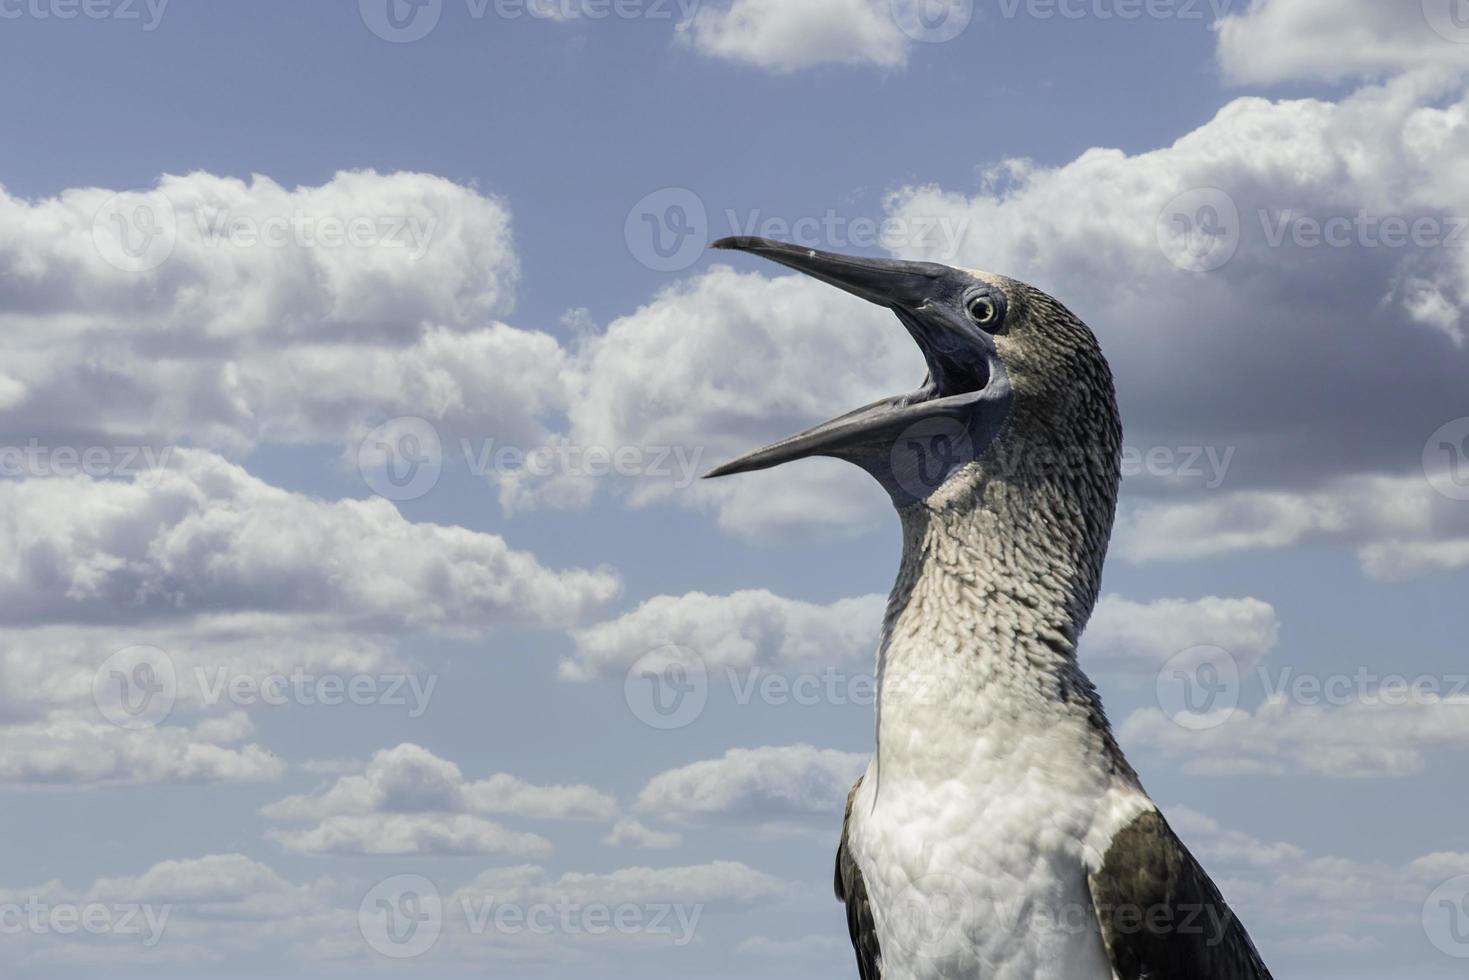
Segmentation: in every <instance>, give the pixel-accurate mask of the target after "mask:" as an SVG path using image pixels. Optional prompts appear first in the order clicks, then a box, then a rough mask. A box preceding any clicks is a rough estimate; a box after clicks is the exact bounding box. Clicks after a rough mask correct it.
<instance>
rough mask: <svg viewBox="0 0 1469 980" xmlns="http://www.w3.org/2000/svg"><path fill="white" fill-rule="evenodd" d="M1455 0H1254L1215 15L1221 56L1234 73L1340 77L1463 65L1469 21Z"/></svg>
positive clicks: (1467, 64) (1251, 78)
mask: <svg viewBox="0 0 1469 980" xmlns="http://www.w3.org/2000/svg"><path fill="white" fill-rule="evenodd" d="M1452 7H1453V0H1427V2H1424V3H1419V2H1416V0H1415V2H1412V3H1381V2H1380V0H1252V2H1251V3H1250V5H1249V7H1248V8H1247V9H1245V10H1242V11H1240V12H1238V13H1232V14H1228V15H1226V16H1224V17H1221V18H1220V19H1219V20H1218V21H1217V22H1216V23H1215V30H1216V31H1218V34H1219V62H1220V65H1221V66H1222V67H1223V69H1224V72H1225V74H1226V75H1227V76H1228V77H1229V78H1230V79H1231V80H1233V81H1236V82H1247V83H1257V84H1271V83H1275V82H1285V81H1296V80H1317V79H1321V80H1326V81H1340V80H1342V79H1346V78H1354V77H1361V76H1377V75H1384V74H1389V73H1393V72H1400V71H1409V70H1421V69H1424V68H1431V67H1443V68H1451V69H1457V70H1465V69H1469V28H1466V27H1464V26H1461V25H1460V24H1458V23H1456V22H1455V21H1454V19H1453V18H1452V16H1451V11H1452Z"/></svg>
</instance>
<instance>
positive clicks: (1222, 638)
mask: <svg viewBox="0 0 1469 980" xmlns="http://www.w3.org/2000/svg"><path fill="white" fill-rule="evenodd" d="M1279 635H1280V623H1279V621H1278V620H1277V619H1276V617H1275V609H1274V608H1273V607H1272V606H1271V605H1270V604H1269V603H1268V602H1262V601H1260V600H1259V599H1221V598H1218V597H1215V596H1209V597H1207V598H1203V599H1193V600H1189V599H1158V600H1155V601H1153V602H1134V601H1132V600H1130V599H1126V598H1123V597H1122V596H1120V595H1115V594H1112V595H1105V596H1103V597H1102V599H1101V601H1100V602H1098V603H1097V608H1096V611H1095V612H1094V613H1093V614H1092V618H1091V622H1090V623H1089V624H1088V625H1087V628H1086V633H1085V634H1084V636H1083V638H1082V644H1081V655H1082V657H1083V658H1085V657H1089V656H1091V657H1096V658H1097V659H1098V660H1105V661H1110V662H1122V663H1127V664H1130V665H1132V666H1135V667H1140V668H1143V669H1149V670H1156V669H1157V668H1158V667H1159V666H1160V665H1161V664H1163V663H1164V662H1165V661H1167V660H1168V658H1170V657H1172V656H1173V655H1174V654H1177V653H1179V652H1180V651H1183V650H1187V649H1188V648H1189V647H1195V646H1203V645H1209V646H1218V647H1223V648H1224V649H1226V650H1228V651H1229V652H1230V654H1231V655H1232V656H1234V658H1235V659H1236V660H1237V661H1239V662H1240V663H1241V665H1253V664H1255V663H1258V662H1259V661H1260V660H1261V659H1263V658H1264V656H1265V655H1266V654H1267V653H1269V652H1270V651H1271V650H1272V649H1273V648H1274V647H1275V643H1276V640H1277V639H1278V638H1279Z"/></svg>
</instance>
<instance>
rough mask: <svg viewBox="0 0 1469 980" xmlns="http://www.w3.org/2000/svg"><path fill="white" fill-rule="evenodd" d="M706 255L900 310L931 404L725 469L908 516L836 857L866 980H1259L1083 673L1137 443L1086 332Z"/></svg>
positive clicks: (1004, 294) (1038, 306)
mask: <svg viewBox="0 0 1469 980" xmlns="http://www.w3.org/2000/svg"><path fill="white" fill-rule="evenodd" d="M714 247H716V248H725V249H736V250H740V251H744V252H750V253H753V254H755V255H759V256H762V257H764V258H766V259H770V260H773V261H775V262H778V263H780V264H781V265H784V266H787V267H790V268H792V269H795V270H797V271H799V272H802V273H805V274H807V275H810V276H814V277H815V278H817V279H820V280H822V281H824V282H826V283H829V284H830V285H833V286H836V287H837V288H839V289H842V290H845V291H846V292H849V293H854V294H856V295H857V296H860V297H862V298H864V299H866V300H869V301H871V302H873V303H877V304H879V305H881V306H884V307H887V308H889V309H891V310H892V312H893V313H894V314H896V315H897V318H898V320H899V321H901V323H902V324H903V326H904V327H906V328H907V330H908V332H909V334H911V335H912V337H913V340H914V341H915V342H917V344H918V346H919V348H920V349H921V350H922V353H923V357H924V359H925V361H926V362H927V366H928V376H927V378H926V379H925V380H924V382H923V384H922V385H921V386H920V387H919V388H918V389H917V390H916V391H913V392H911V393H909V394H906V395H900V396H897V397H892V398H885V399H883V400H881V401H878V402H874V403H873V404H871V405H868V406H866V407H865V408H859V409H857V410H856V411H853V412H849V413H848V414H846V415H843V416H840V417H838V418H836V419H833V420H831V421H829V422H825V423H823V424H821V425H818V426H816V427H815V428H812V429H809V430H807V431H805V432H803V433H801V434H799V435H796V436H792V437H790V438H788V439H783V440H781V441H780V442H777V443H775V444H774V445H771V446H768V447H766V448H764V449H761V450H758V451H756V452H753V453H750V454H749V455H747V456H744V457H742V458H740V459H738V460H735V461H734V462H732V463H728V464H726V465H724V466H721V467H719V468H718V469H716V470H714V471H713V472H712V473H710V474H709V475H710V476H724V475H728V474H733V473H742V472H746V471H750V470H759V469H765V468H768V467H771V466H777V465H779V464H781V463H785V462H789V461H791V460H796V459H801V458H804V457H809V456H828V457H835V458H838V459H843V460H847V461H849V462H852V463H855V464H857V465H858V466H860V467H861V468H862V469H864V470H865V471H867V472H868V473H869V474H871V475H872V476H874V477H876V478H877V480H878V481H879V482H880V483H881V484H882V485H883V487H884V488H885V489H886V490H887V491H888V493H889V494H890V495H891V497H892V500H893V503H894V505H895V506H896V508H897V511H898V514H899V517H900V519H901V523H902V537H903V558H902V566H901V569H900V570H899V572H898V578H897V584H896V585H895V586H894V588H893V591H892V595H891V597H890V599H889V600H888V606H887V612H886V616H885V618H884V622H883V627H882V635H881V639H880V643H879V648H878V657H877V671H878V698H877V711H876V715H877V724H876V727H877V744H876V749H875V752H874V754H873V757H872V760H871V762H870V763H869V765H868V768H867V770H866V773H865V774H864V775H863V777H862V778H861V779H860V780H859V781H858V782H857V785H856V786H855V787H853V789H852V792H851V795H850V796H849V797H848V799H847V810H846V819H845V823H844V826H843V829H842V836H841V843H840V845H839V847H838V852H837V865H836V892H837V897H838V898H840V899H841V900H842V901H843V902H844V903H845V904H846V910H847V924H848V929H849V932H850V933H851V938H852V945H853V947H854V948H855V950H856V953H857V965H858V970H859V972H860V974H861V977H862V980H878V978H882V980H940V978H942V980H1269V977H1270V973H1269V971H1268V970H1267V969H1266V967H1265V965H1264V963H1263V962H1261V959H1260V956H1259V954H1258V953H1257V952H1256V950H1255V947H1254V944H1253V943H1252V942H1251V941H1250V938H1249V936H1248V935H1247V933H1246V932H1245V929H1244V927H1243V926H1242V925H1241V924H1240V922H1239V921H1238V920H1237V919H1236V918H1235V917H1234V915H1233V913H1231V912H1230V910H1229V908H1228V907H1227V906H1226V905H1225V903H1224V900H1223V899H1222V898H1221V897H1220V894H1219V891H1218V889H1217V888H1215V886H1214V884H1213V882H1211V881H1210V879H1209V876H1208V875H1207V874H1206V873H1205V872H1204V870H1203V868H1202V867H1200V865H1199V863H1198V862H1197V861H1196V860H1195V859H1194V857H1193V856H1192V855H1191V854H1190V853H1189V851H1188V849H1187V848H1186V847H1185V846H1184V845H1183V843H1182V842H1181V841H1180V840H1179V839H1178V837H1177V836H1176V835H1175V834H1174V832H1173V830H1172V829H1171V828H1170V827H1169V825H1168V822H1167V821H1166V820H1165V819H1164V817H1163V815H1162V814H1161V813H1160V811H1159V810H1158V807H1157V806H1156V805H1155V804H1154V803H1153V802H1152V800H1151V799H1149V797H1148V795H1147V793H1146V792H1145V791H1144V790H1143V787H1142V784H1141V783H1140V781H1139V779H1138V776H1137V774H1136V773H1135V772H1134V771H1133V768H1132V767H1131V766H1130V765H1129V764H1128V762H1127V760H1126V759H1125V758H1124V757H1123V754H1122V751H1121V749H1120V748H1119V747H1118V745H1117V742H1116V740H1115V739H1114V737H1113V734H1112V730H1111V728H1110V726H1109V724H1108V721H1107V717H1106V715H1105V713H1104V712H1103V710H1102V703H1101V699H1100V697H1099V696H1098V694H1097V691H1096V688H1095V687H1094V686H1093V685H1092V683H1091V681H1090V680H1088V679H1087V677H1086V675H1085V674H1084V673H1082V670H1081V668H1080V666H1078V664H1077V658H1076V644H1077V640H1078V638H1079V637H1080V635H1081V631H1082V629H1083V627H1084V626H1085V625H1086V622H1087V619H1088V617H1089V616H1090V615H1091V611H1092V607H1093V606H1094V605H1095V603H1096V600H1097V595H1098V589H1099V587H1100V582H1101V575H1102V563H1103V559H1104V557H1105V556H1106V552H1107V542H1108V539H1109V537H1110V534H1111V529H1112V520H1113V514H1114V511H1115V509H1116V501H1117V488H1118V481H1119V474H1120V458H1121V450H1122V424H1121V418H1120V415H1119V413H1118V409H1117V402H1116V397H1115V394H1114V391H1113V383H1112V374H1111V370H1110V369H1109V367H1108V365H1107V361H1106V359H1105V358H1104V357H1103V356H1102V351H1101V348H1100V346H1099V345H1098V343H1097V340H1096V338H1095V337H1094V336H1093V335H1092V332H1091V330H1090V329H1088V328H1087V326H1086V325H1085V324H1083V323H1082V322H1081V320H1079V319H1078V318H1077V317H1075V316H1074V315H1072V313H1071V312H1070V311H1068V310H1067V309H1066V308H1065V307H1064V306H1062V305H1061V304H1060V303H1059V302H1057V301H1056V300H1054V299H1052V298H1051V297H1050V296H1048V295H1046V294H1045V293H1043V292H1041V291H1040V290H1038V289H1035V288H1033V287H1031V286H1027V285H1025V284H1024V283H1021V282H1017V281H1015V280H1013V279H1009V278H1006V277H1003V276H998V275H992V274H988V273H983V272H971V271H966V270H961V269H955V268H950V267H948V266H944V265H938V264H933V263H928V262H905V261H896V260H886V259H866V258H854V257H847V256H841V255H833V254H830V253H827V252H821V251H816V250H813V249H809V248H801V247H796V246H792V245H787V244H783V243H779V242H773V241H769V240H765V239H755V238H736V239H725V240H723V241H720V242H716V243H715V245H714Z"/></svg>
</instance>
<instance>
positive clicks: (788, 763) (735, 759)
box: [638, 745, 867, 829]
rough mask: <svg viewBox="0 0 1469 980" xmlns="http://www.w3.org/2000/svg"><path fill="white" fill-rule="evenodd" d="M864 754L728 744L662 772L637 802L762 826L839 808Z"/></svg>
mask: <svg viewBox="0 0 1469 980" xmlns="http://www.w3.org/2000/svg"><path fill="white" fill-rule="evenodd" d="M866 766H867V756H865V755H860V754H857V753H852V752H838V751H836V750H834V749H817V748H814V747H812V746H810V745H788V746H767V747H765V748H758V749H731V750H730V751H728V752H726V753H725V754H724V756H723V757H722V758H719V759H709V760H706V761H703V762H695V763H693V764H692V765H687V766H683V767H680V768H678V769H673V770H670V771H668V772H664V773H660V774H659V775H657V776H654V777H653V778H652V779H650V780H649V781H648V784H647V786H645V787H643V791H642V793H640V794H639V795H638V808H639V809H640V810H642V811H644V812H646V813H651V814H657V815H658V816H660V817H665V818H667V817H673V818H683V819H700V818H711V817H716V816H718V817H724V818H727V819H728V818H736V819H740V820H746V821H749V820H753V821H755V822H756V823H757V825H759V826H760V827H761V828H762V829H775V828H776V827H778V826H779V825H780V824H782V823H785V822H789V821H792V820H795V819H800V818H807V817H810V816H812V815H822V816H825V817H830V816H831V814H833V813H837V812H840V810H841V808H842V806H843V805H844V804H845V802H846V799H847V793H848V792H849V791H850V790H851V788H852V784H853V783H854V782H855V781H856V780H857V777H858V776H860V775H861V774H862V771H863V769H865V768H866Z"/></svg>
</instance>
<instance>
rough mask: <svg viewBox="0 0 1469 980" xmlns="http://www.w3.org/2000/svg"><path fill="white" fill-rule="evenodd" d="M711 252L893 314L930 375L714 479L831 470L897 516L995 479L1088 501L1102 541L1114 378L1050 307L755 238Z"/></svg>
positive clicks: (1006, 292)
mask: <svg viewBox="0 0 1469 980" xmlns="http://www.w3.org/2000/svg"><path fill="white" fill-rule="evenodd" d="M713 247H714V248H719V249H733V250H737V251H743V252H750V253H752V254H755V255H759V256H761V257H763V258H766V259H769V260H771V261H774V262H778V263H780V264H781V265H784V266H787V267H789V268H792V269H795V270H797V271H799V272H802V273H805V274H806V275H809V276H812V277H814V278H816V279H819V280H821V281H823V282H826V283H829V284H830V285H832V286H835V287H837V288H838V289H842V290H844V291H846V292H848V293H852V294H854V295H856V296H860V297H862V298H863V299H865V300H868V301H869V302H872V303H876V304H877V305H879V306H884V307H887V308H888V309H890V310H892V311H893V313H894V314H895V315H896V316H897V319H898V320H899V321H900V322H901V323H902V325H903V326H904V327H905V328H906V329H907V331H908V333H909V335H910V336H911V337H912V338H913V340H914V342H915V343H917V345H918V348H919V350H920V351H921V352H922V354H923V358H924V361H925V362H926V363H927V366H928V375H927V377H926V378H925V379H924V381H923V384H922V385H921V386H920V387H919V388H918V389H917V390H916V391H912V392H909V393H908V394H904V395H896V396H893V397H889V398H884V399H881V400H879V401H876V402H873V403H872V404H870V405H867V406H865V407H863V408H859V409H856V410H855V411H852V412H848V413H847V414H845V415H841V416H839V417H837V418H834V419H832V420H830V421H828V422H823V423H821V424H820V425H817V426H815V427H814V428H811V429H807V430H806V431H805V432H802V433H799V434H798V435H794V436H791V437H789V438H787V439H782V440H780V441H779V442H776V443H774V444H772V445H769V446H766V447H765V448H763V449H759V450H756V451H755V452H752V453H749V454H747V455H745V456H742V457H740V458H739V459H736V460H734V461H733V462H730V463H726V464H725V465H723V466H721V467H718V468H717V469H715V470H713V471H712V472H711V473H709V476H710V477H718V476H727V475H730V474H734V473H744V472H748V471H752V470H761V469H767V468H769V467H772V466H778V465H780V464H781V463H786V462H790V461H792V460H796V459H802V458H805V457H808V456H829V457H835V458H837V459H843V460H847V461H848V462H851V463H855V464H856V465H858V466H860V467H861V468H862V469H864V470H865V471H867V472H868V473H869V474H871V475H872V476H873V477H875V478H876V479H877V480H878V482H879V483H881V484H882V485H883V487H884V489H886V490H887V492H888V494H889V495H890V496H891V497H892V499H893V502H894V504H895V505H896V506H897V507H898V508H899V510H900V511H902V510H904V509H906V508H910V507H915V506H923V507H926V508H928V509H931V510H932V509H938V508H941V507H944V506H966V505H967V504H968V503H969V502H972V501H974V500H976V499H978V498H977V495H976V491H977V490H980V489H982V488H983V487H984V486H985V485H988V484H991V483H993V482H995V481H996V480H997V479H998V480H999V481H1000V482H1005V483H1008V484H1011V485H1014V484H1022V483H1023V484H1034V483H1036V482H1041V483H1044V484H1046V485H1048V486H1049V487H1050V488H1051V489H1052V490H1056V491H1058V492H1060V493H1062V494H1065V495H1073V496H1074V495H1075V494H1076V493H1084V494H1087V495H1089V496H1094V497H1096V498H1097V499H1096V500H1095V501H1089V502H1088V503H1094V504H1095V505H1097V506H1096V509H1097V510H1099V511H1102V512H1103V513H1099V514H1097V515H1096V517H1097V518H1100V519H1101V520H1102V521H1103V522H1104V523H1105V526H1106V527H1107V528H1110V523H1111V519H1112V511H1113V508H1114V506H1115V500H1116V489H1117V481H1118V475H1119V457H1120V452H1121V426H1120V422H1119V421H1118V412H1117V406H1116V400H1115V397H1114V394H1113V388H1112V376H1111V372H1110V371H1109V369H1108V367H1107V362H1106V360H1105V359H1104V358H1103V357H1102V353H1101V349H1100V347H1099V346H1098V344H1097V342H1096V339H1095V337H1093V335H1092V333H1091V331H1090V330H1089V329H1088V328H1087V327H1086V325H1085V324H1084V323H1082V322H1081V321H1080V320H1079V319H1077V318H1076V317H1075V316H1073V315H1072V314H1071V313H1070V312H1069V311H1068V310H1066V308H1065V307H1064V306H1062V305H1061V304H1060V303H1058V302H1057V301H1056V300H1054V299H1052V298H1051V297H1050V296H1048V295H1046V294H1045V293H1043V292H1041V291H1040V290H1038V289H1035V288H1034V287H1031V286H1027V285H1025V284H1024V283H1020V282H1017V281H1015V280H1013V279H1008V278H1005V277H1003V276H996V275H991V274H988V273H983V272H972V271H967V270H964V269H956V268H951V267H949V266H946V265H939V264H936V263H931V262H905V261H898V260H892V259H869V258H856V257H850V256H843V255H834V254H831V253H828V252H821V251H817V250H815V249H809V248H802V247H798V246H793V245H788V244H784V243H781V242H774V241H769V240H767V239H760V238H728V239H724V240H722V241H719V242H716V243H714V245H713ZM981 496H982V495H981ZM1053 496H1054V494H1053ZM1073 509H1075V508H1073ZM1098 529H1100V528H1099V527H1095V526H1094V527H1093V528H1092V529H1091V530H1092V532H1093V533H1094V532H1095V531H1096V530H1098ZM1104 540H1105V539H1104ZM1104 546H1105V545H1104Z"/></svg>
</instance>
